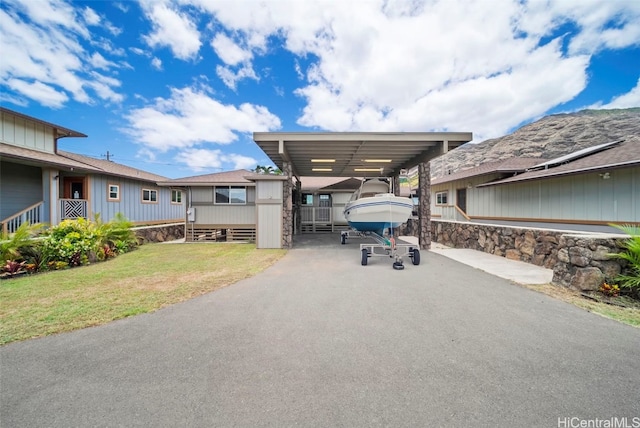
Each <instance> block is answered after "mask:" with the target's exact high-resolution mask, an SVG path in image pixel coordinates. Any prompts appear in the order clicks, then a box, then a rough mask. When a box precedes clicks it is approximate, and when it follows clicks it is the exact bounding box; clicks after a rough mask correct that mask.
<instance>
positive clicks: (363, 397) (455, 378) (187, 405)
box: [0, 236, 640, 427]
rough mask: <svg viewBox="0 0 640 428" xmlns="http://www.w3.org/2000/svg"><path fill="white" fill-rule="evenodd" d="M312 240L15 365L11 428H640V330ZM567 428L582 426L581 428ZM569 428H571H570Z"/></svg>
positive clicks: (6, 383)
mask: <svg viewBox="0 0 640 428" xmlns="http://www.w3.org/2000/svg"><path fill="white" fill-rule="evenodd" d="M421 258H422V262H421V264H420V265H419V266H413V265H411V264H407V266H406V268H405V269H404V270H402V271H396V270H393V269H392V267H391V262H392V260H389V259H386V258H384V257H382V258H375V259H371V261H370V263H369V265H368V266H360V254H359V251H358V247H357V242H354V243H349V244H348V245H340V244H339V239H338V238H336V237H335V236H329V237H317V236H316V237H313V236H307V237H303V238H302V239H299V240H297V242H296V248H295V249H294V250H292V251H290V252H289V253H288V254H287V255H286V256H285V257H284V258H283V259H282V260H281V261H279V262H278V263H276V264H275V265H273V266H272V267H270V268H269V269H267V270H266V271H264V272H262V273H261V274H259V275H257V276H255V277H253V278H249V279H246V280H243V281H241V282H239V283H237V284H235V285H233V286H230V287H227V288H224V289H222V290H219V291H216V292H214V293H209V294H207V295H204V296H201V297H199V298H196V299H192V300H190V301H187V302H184V303H182V304H177V305H173V306H171V307H167V308H165V309H162V310H159V311H157V312H155V313H152V314H146V315H141V316H136V317H131V318H128V319H124V320H120V321H116V322H113V323H110V324H108V325H104V326H101V327H96V328H89V329H84V330H80V331H76V332H73V333H68V334H61V335H57V336H51V337H46V338H42V339H37V340H30V341H25V342H21V343H14V344H10V345H7V346H3V347H2V348H0V385H1V390H0V426H2V427H5V426H6V427H87V426H92V427H94V426H95V427H115V426H126V427H136V426H140V427H149V426H153V427H175V426H189V427H260V426H273V427H280V426H302V427H307V426H308V427H360V426H393V427H413V426H446V427H449V426H455V427H465V426H469V427H514V426H523V427H557V426H559V421H564V420H567V421H568V420H570V418H579V420H589V419H591V420H592V419H595V418H598V419H601V420H602V419H610V418H613V417H616V418H623V417H626V418H628V421H632V419H631V418H633V417H638V416H640V403H639V402H638V394H637V393H638V385H640V358H638V355H640V329H636V328H633V327H628V326H625V325H621V324H619V323H616V322H614V321H611V320H608V319H605V318H602V317H599V316H596V315H593V314H590V313H588V312H586V311H583V310H581V309H578V308H576V307H574V306H572V305H569V304H565V303H563V302H560V301H557V300H554V299H552V298H550V297H548V296H546V295H543V294H539V293H536V292H534V291H531V290H529V289H526V288H523V287H518V286H514V285H513V284H512V283H510V282H509V281H507V280H504V279H501V278H497V277H495V276H493V275H490V274H488V273H485V272H483V271H481V270H478V269H475V268H472V267H470V266H467V265H465V264H461V263H458V262H456V261H454V260H451V259H449V258H447V257H444V256H442V255H440V254H437V253H435V252H423V254H422V257H421ZM565 418H566V419H565ZM562 426H569V425H562Z"/></svg>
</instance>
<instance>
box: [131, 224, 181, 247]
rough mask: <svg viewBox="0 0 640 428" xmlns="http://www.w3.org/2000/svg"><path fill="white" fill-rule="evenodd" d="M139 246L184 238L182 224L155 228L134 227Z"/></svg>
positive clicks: (162, 225) (163, 225) (161, 225)
mask: <svg viewBox="0 0 640 428" xmlns="http://www.w3.org/2000/svg"><path fill="white" fill-rule="evenodd" d="M133 231H134V232H135V234H136V236H137V237H138V242H139V243H140V244H146V243H150V242H166V241H174V240H176V239H181V238H184V223H171V224H159V225H157V226H142V227H134V228H133Z"/></svg>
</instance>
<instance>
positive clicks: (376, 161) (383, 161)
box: [364, 159, 393, 163]
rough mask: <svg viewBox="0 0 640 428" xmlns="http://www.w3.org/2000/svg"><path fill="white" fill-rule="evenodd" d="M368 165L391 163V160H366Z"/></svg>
mask: <svg viewBox="0 0 640 428" xmlns="http://www.w3.org/2000/svg"><path fill="white" fill-rule="evenodd" d="M364 161H365V162H367V163H391V162H393V161H392V160H391V159H364Z"/></svg>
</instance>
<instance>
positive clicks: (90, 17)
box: [81, 6, 100, 25]
mask: <svg viewBox="0 0 640 428" xmlns="http://www.w3.org/2000/svg"><path fill="white" fill-rule="evenodd" d="M81 13H82V17H83V18H84V22H85V23H86V24H87V25H98V24H100V15H98V14H97V13H96V11H95V10H93V9H91V8H90V7H89V6H87V7H85V8H84V9H82V12H81Z"/></svg>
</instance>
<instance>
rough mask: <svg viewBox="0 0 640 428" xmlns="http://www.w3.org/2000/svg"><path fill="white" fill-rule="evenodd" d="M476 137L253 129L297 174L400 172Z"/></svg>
mask: <svg viewBox="0 0 640 428" xmlns="http://www.w3.org/2000/svg"><path fill="white" fill-rule="evenodd" d="M472 139H473V134H472V133H471V132H254V133H253V141H255V142H256V144H257V145H258V146H260V148H261V149H262V150H263V151H264V152H265V154H266V155H267V156H269V158H270V159H271V161H272V162H273V163H274V164H275V165H276V166H277V167H278V168H280V169H283V164H284V162H290V163H291V165H292V167H293V174H294V175H295V176H297V177H301V176H305V177H312V176H316V177H318V176H325V177H355V176H360V177H362V176H372V175H376V176H386V177H390V176H393V175H395V174H398V173H399V172H400V170H402V169H410V168H413V167H415V166H417V165H418V164H420V163H421V162H428V161H430V160H431V159H433V158H435V157H438V156H440V155H442V154H444V153H446V152H447V151H449V150H452V149H455V148H456V147H459V146H461V145H463V144H465V143H467V142H469V141H471V140H472Z"/></svg>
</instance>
